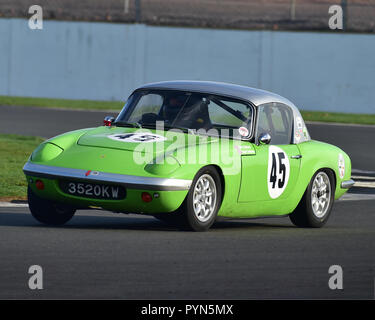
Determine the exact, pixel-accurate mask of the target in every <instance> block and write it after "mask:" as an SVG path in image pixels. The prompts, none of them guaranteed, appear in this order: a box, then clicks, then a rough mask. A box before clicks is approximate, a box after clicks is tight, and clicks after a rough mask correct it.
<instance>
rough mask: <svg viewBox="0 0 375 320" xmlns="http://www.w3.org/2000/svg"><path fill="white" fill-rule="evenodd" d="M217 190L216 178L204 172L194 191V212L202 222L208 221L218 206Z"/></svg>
mask: <svg viewBox="0 0 375 320" xmlns="http://www.w3.org/2000/svg"><path fill="white" fill-rule="evenodd" d="M216 201H217V190H216V183H215V181H214V179H213V178H212V177H211V176H210V175H209V174H203V175H201V176H200V177H199V179H198V180H197V182H196V184H195V186H194V192H193V209H194V214H195V216H196V217H197V219H198V220H199V221H200V222H206V221H208V220H209V219H210V218H211V217H212V215H213V213H214V211H215V207H216Z"/></svg>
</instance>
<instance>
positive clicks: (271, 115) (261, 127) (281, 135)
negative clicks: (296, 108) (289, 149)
mask: <svg viewBox="0 0 375 320" xmlns="http://www.w3.org/2000/svg"><path fill="white" fill-rule="evenodd" d="M292 129H293V112H292V110H291V109H290V108H289V107H288V106H287V105H285V104H282V103H274V102H272V103H266V104H263V105H261V106H259V107H258V123H257V133H256V137H257V139H258V137H259V136H260V135H261V134H263V133H269V134H270V135H271V144H272V145H277V144H279V145H282V144H290V143H291V140H292Z"/></svg>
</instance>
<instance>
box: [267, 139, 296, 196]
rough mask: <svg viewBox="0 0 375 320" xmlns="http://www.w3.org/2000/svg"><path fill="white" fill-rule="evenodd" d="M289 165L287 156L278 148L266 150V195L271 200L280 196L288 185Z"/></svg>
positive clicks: (273, 147) (272, 147)
mask: <svg viewBox="0 0 375 320" xmlns="http://www.w3.org/2000/svg"><path fill="white" fill-rule="evenodd" d="M289 174H290V165H289V159H288V155H287V154H286V153H285V152H284V151H283V150H282V149H280V148H279V147H276V146H270V147H269V150H268V174H267V180H268V181H267V184H268V193H269V195H270V197H271V198H272V199H276V198H278V197H280V196H281V194H282V193H283V192H284V190H285V188H286V186H287V185H288V180H289Z"/></svg>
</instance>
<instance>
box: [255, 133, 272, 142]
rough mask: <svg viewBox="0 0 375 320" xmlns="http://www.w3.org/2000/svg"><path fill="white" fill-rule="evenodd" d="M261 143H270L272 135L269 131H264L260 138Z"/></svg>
mask: <svg viewBox="0 0 375 320" xmlns="http://www.w3.org/2000/svg"><path fill="white" fill-rule="evenodd" d="M258 142H259V144H270V142H271V136H270V134H269V133H262V134H261V135H260V136H259V139H258Z"/></svg>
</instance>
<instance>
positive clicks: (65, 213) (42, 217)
mask: <svg viewBox="0 0 375 320" xmlns="http://www.w3.org/2000/svg"><path fill="white" fill-rule="evenodd" d="M27 200H28V202H29V209H30V212H31V215H32V216H33V217H34V218H35V219H36V220H38V221H39V222H41V223H44V224H47V225H63V224H65V223H66V222H68V221H69V220H70V219H71V218H72V217H73V216H74V213H75V211H76V209H75V208H73V207H71V206H68V205H65V204H60V203H56V202H53V201H50V200H47V199H42V198H40V197H38V196H37V195H36V194H34V193H33V191H32V190H31V188H30V187H29V188H28V189H27Z"/></svg>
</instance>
